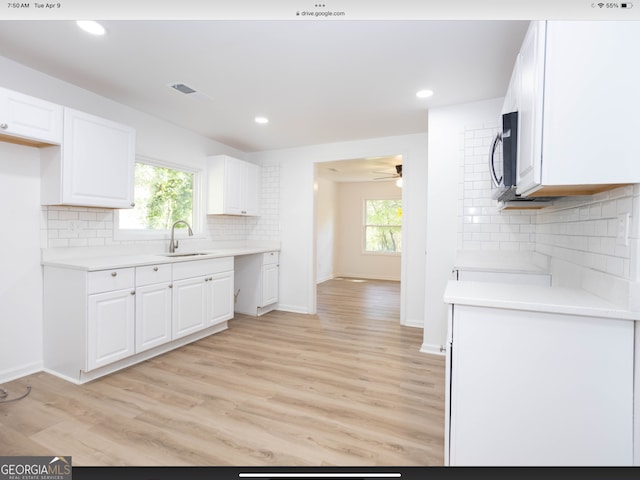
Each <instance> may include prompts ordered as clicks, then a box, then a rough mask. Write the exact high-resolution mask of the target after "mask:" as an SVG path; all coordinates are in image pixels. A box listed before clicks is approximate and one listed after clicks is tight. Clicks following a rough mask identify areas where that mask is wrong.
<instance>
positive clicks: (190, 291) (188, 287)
mask: <svg viewBox="0 0 640 480" xmlns="http://www.w3.org/2000/svg"><path fill="white" fill-rule="evenodd" d="M207 278H208V277H204V276H202V277H195V278H188V279H185V280H178V281H176V282H174V284H173V338H180V337H184V336H185V335H189V334H190V333H194V332H197V331H198V330H202V329H203V328H205V326H206V325H207V323H206V321H207V287H208V285H207V282H208V280H207Z"/></svg>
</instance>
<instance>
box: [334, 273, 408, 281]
mask: <svg viewBox="0 0 640 480" xmlns="http://www.w3.org/2000/svg"><path fill="white" fill-rule="evenodd" d="M333 278H362V279H365V280H387V281H390V282H399V281H400V279H399V278H398V277H395V276H389V277H387V276H384V275H366V274H360V273H340V274H336V275H334V276H333Z"/></svg>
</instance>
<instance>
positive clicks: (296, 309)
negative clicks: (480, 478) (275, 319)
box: [276, 303, 309, 315]
mask: <svg viewBox="0 0 640 480" xmlns="http://www.w3.org/2000/svg"><path fill="white" fill-rule="evenodd" d="M276 310H278V311H281V312H289V313H301V314H303V315H308V314H309V310H308V309H307V308H306V307H301V306H299V305H283V304H281V303H279V304H278V308H276Z"/></svg>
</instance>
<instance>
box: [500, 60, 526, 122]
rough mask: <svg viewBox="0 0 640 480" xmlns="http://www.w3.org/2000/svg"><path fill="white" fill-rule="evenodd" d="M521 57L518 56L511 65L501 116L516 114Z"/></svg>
mask: <svg viewBox="0 0 640 480" xmlns="http://www.w3.org/2000/svg"><path fill="white" fill-rule="evenodd" d="M521 60H522V59H521V55H520V54H518V56H517V57H516V61H515V63H514V65H513V70H512V72H511V80H509V86H508V87H507V93H506V94H505V96H504V101H503V102H502V110H501V111H500V113H501V114H505V113H511V112H517V111H518V101H519V98H520V62H521Z"/></svg>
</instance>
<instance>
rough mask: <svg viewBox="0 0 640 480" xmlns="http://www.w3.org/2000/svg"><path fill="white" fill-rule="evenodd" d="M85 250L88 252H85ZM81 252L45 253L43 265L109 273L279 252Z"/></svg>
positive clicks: (250, 248)
mask: <svg viewBox="0 0 640 480" xmlns="http://www.w3.org/2000/svg"><path fill="white" fill-rule="evenodd" d="M87 250H88V249H87ZM87 250H84V251H82V252H78V253H77V254H76V255H74V252H73V251H71V250H70V251H68V252H56V253H55V254H52V253H50V252H48V253H44V252H43V258H42V262H41V263H42V265H44V266H50V267H62V268H73V269H76V270H86V271H94V270H109V269H112V268H127V267H139V266H143V265H157V264H160V263H177V262H188V261H193V260H205V259H209V258H222V257H237V256H240V255H252V254H256V253H265V252H273V251H278V250H280V248H279V247H274V246H273V245H241V246H221V247H213V248H209V247H207V248H198V249H185V250H182V249H179V250H176V252H175V253H176V254H184V253H193V252H197V253H204V255H191V256H170V255H172V254H169V253H167V252H150V253H145V252H140V251H132V252H127V251H113V252H108V251H106V252H105V251H100V250H97V249H96V251H95V253H94V254H91V252H90V251H87Z"/></svg>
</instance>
